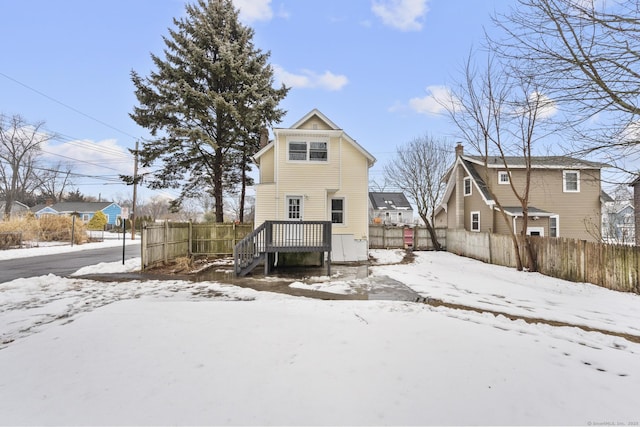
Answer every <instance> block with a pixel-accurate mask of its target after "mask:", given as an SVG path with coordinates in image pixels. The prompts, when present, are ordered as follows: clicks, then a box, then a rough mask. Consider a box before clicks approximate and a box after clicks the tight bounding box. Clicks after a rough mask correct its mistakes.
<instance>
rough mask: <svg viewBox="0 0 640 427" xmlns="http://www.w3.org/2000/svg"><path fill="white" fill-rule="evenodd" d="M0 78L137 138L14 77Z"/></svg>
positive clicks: (134, 137)
mask: <svg viewBox="0 0 640 427" xmlns="http://www.w3.org/2000/svg"><path fill="white" fill-rule="evenodd" d="M0 76H2V77H4V78H6V79H7V80H11V81H12V82H14V83H16V84H19V85H20V86H22V87H24V88H26V89H29V90H30V91H33V92H35V93H37V94H38V95H40V96H43V97H45V98H47V99H48V100H50V101H53V102H55V103H56V104H59V105H62V106H63V107H65V108H67V109H69V110H71V111H73V112H75V113H78V114H80V115H82V116H84V117H86V118H88V119H91V120H93V121H94V122H96V123H100V124H101V125H103V126H106V127H108V128H109V129H113V130H115V131H117V132H120V133H121V134H123V135H126V136H128V137H130V138H133V139H136V138H137V137H136V136H133V135H131V134H130V133H128V132H125V131H123V130H122V129H118V128H117V127H115V126H112V125H110V124H109V123H106V122H104V121H102V120H100V119H97V118H95V117H93V116H91V115H89V114H87V113H84V112H82V111H80V110H78V109H77V108H74V107H72V106H70V105H68V104H65V103H64V102H62V101H59V100H57V99H56V98H54V97H52V96H49V95H47V94H46V93H44V92H42V91H39V90H38V89H35V88H33V87H31V86H29V85H27V84H25V83H22V82H21V81H19V80H17V79H14V78H13V77H10V76H8V75H6V74H4V73H3V72H0Z"/></svg>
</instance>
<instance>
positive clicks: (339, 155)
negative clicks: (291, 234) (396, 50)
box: [254, 109, 375, 261]
mask: <svg viewBox="0 0 640 427" xmlns="http://www.w3.org/2000/svg"><path fill="white" fill-rule="evenodd" d="M273 134H274V140H273V141H270V142H269V143H267V144H266V145H265V146H264V147H262V148H261V149H260V151H258V153H256V155H255V156H254V160H255V162H256V164H257V165H258V168H259V173H260V175H259V183H258V184H257V185H256V186H255V189H256V207H255V225H256V227H258V226H260V225H261V224H262V223H263V222H264V221H266V220H303V221H331V222H332V223H333V224H332V227H331V228H332V233H331V235H332V237H331V238H332V251H331V258H332V261H364V260H367V259H368V256H369V254H368V251H369V218H368V209H367V206H368V203H367V198H368V194H369V190H368V186H369V168H370V167H371V166H373V164H374V163H375V158H374V157H373V156H372V155H371V154H370V153H368V152H367V151H366V150H365V149H364V148H363V147H362V146H360V145H359V144H358V143H357V142H356V141H355V140H354V139H353V138H351V137H350V136H349V135H347V133H346V132H345V131H344V130H342V129H341V128H339V127H338V126H337V125H336V124H335V123H333V122H332V121H331V120H329V118H327V117H326V116H325V115H324V114H322V113H321V112H320V111H318V110H317V109H314V110H312V111H311V112H309V113H308V114H306V115H305V116H304V117H302V118H301V119H300V120H298V121H297V122H296V123H295V124H294V125H293V126H291V127H290V128H275V129H274V130H273Z"/></svg>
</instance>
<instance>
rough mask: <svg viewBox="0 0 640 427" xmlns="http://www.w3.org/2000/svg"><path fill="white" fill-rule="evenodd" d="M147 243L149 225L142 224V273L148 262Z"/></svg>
mask: <svg viewBox="0 0 640 427" xmlns="http://www.w3.org/2000/svg"><path fill="white" fill-rule="evenodd" d="M147 242H148V236H147V223H146V222H144V223H142V240H141V242H140V263H141V264H142V265H141V266H140V270H142V271H144V269H145V267H146V262H147Z"/></svg>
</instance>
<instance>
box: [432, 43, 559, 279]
mask: <svg viewBox="0 0 640 427" xmlns="http://www.w3.org/2000/svg"><path fill="white" fill-rule="evenodd" d="M440 101H441V103H442V105H443V106H444V107H445V109H446V110H447V112H448V113H449V116H450V118H451V119H452V121H453V122H454V123H455V124H456V126H457V128H458V129H459V130H460V132H461V134H462V135H463V137H464V139H465V140H466V141H467V142H468V143H469V144H470V145H471V147H472V148H473V149H474V151H475V152H476V153H477V154H478V155H479V157H480V158H481V161H482V162H483V164H484V168H483V169H482V170H483V171H484V176H483V177H482V178H483V179H484V181H485V183H491V182H493V180H492V179H491V178H490V177H489V175H488V173H489V168H488V164H489V163H494V162H501V163H502V165H501V166H502V167H503V169H504V170H505V171H506V172H507V174H508V176H509V185H510V188H511V192H512V194H513V196H514V197H515V199H516V200H517V201H518V203H519V204H520V206H521V208H522V221H523V224H522V229H521V231H520V233H521V235H522V236H523V237H524V236H525V235H526V230H527V222H528V218H529V193H530V190H531V169H532V151H533V146H534V143H535V142H536V141H537V140H538V139H539V138H540V137H541V136H544V135H541V134H540V123H541V120H542V118H543V117H544V116H545V115H548V114H550V111H551V109H552V103H551V101H550V100H549V99H548V98H547V97H545V96H543V95H542V94H541V92H540V91H539V88H538V87H537V86H536V83H535V81H533V80H531V79H529V78H527V77H526V76H522V75H520V76H516V75H514V74H507V73H504V72H503V70H502V68H501V67H500V66H499V64H497V63H495V62H494V60H493V59H491V58H489V59H488V60H487V64H486V68H484V69H483V70H482V71H481V72H478V71H477V70H476V69H475V68H474V64H473V61H472V59H471V55H470V56H469V58H468V59H467V61H466V63H465V68H464V76H463V79H462V83H460V84H459V85H458V86H457V88H455V89H453V90H452V96H451V98H450V99H449V100H440ZM513 157H518V158H519V159H521V160H520V161H519V163H522V165H523V167H521V168H519V170H524V174H525V178H524V180H523V182H522V184H516V180H514V179H513V178H512V170H513V164H512V163H510V161H509V158H513ZM486 188H487V191H488V192H489V194H490V195H491V198H492V200H493V203H495V209H496V210H497V211H498V212H499V213H500V214H501V216H502V218H503V219H504V221H505V224H506V226H507V229H508V230H510V235H511V239H512V242H513V245H514V249H515V257H516V268H517V269H518V270H522V269H523V262H522V258H521V256H520V245H519V242H518V239H517V237H516V233H517V231H516V230H514V228H513V226H512V222H511V218H510V217H509V216H508V213H507V210H506V209H505V206H504V205H503V202H504V201H501V200H500V199H499V198H498V197H497V195H496V194H495V192H494V191H493V189H492V185H487V186H486ZM524 241H525V242H527V243H526V244H525V248H524V249H525V250H526V252H527V258H528V260H529V265H528V268H529V270H530V271H535V270H536V268H537V266H536V265H535V258H534V257H533V251H532V248H531V245H530V244H529V242H528V240H526V239H525V240H524Z"/></svg>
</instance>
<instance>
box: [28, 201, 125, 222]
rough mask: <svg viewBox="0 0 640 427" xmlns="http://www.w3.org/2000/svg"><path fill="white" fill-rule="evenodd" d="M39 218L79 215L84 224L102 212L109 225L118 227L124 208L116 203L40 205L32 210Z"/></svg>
mask: <svg viewBox="0 0 640 427" xmlns="http://www.w3.org/2000/svg"><path fill="white" fill-rule="evenodd" d="M31 211H32V212H33V213H34V214H35V216H36V217H37V218H40V217H41V216H42V215H77V216H78V217H79V218H80V219H81V220H82V222H89V221H91V218H93V215H94V214H95V213H96V212H98V211H102V213H104V214H105V216H106V217H107V224H108V225H112V226H113V225H116V222H117V220H118V217H120V215H121V213H122V208H121V207H120V206H119V205H118V204H117V203H114V202H60V203H54V204H44V205H38V206H34V207H33V208H31Z"/></svg>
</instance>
